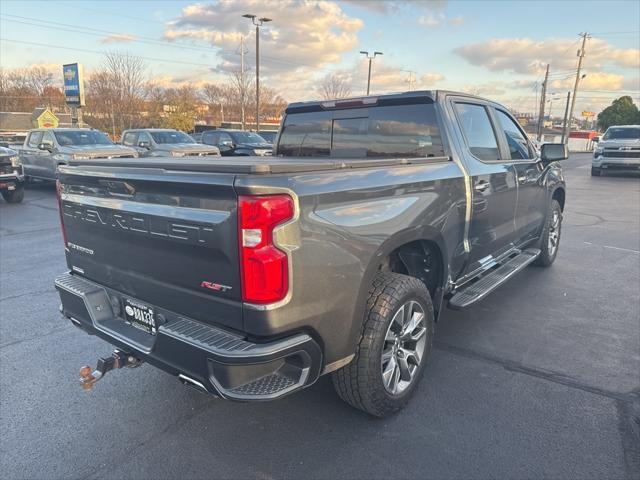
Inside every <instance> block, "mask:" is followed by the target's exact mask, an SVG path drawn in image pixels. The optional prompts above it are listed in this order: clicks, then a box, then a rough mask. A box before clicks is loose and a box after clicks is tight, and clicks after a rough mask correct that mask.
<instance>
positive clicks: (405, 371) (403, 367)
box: [398, 355, 411, 382]
mask: <svg viewBox="0 0 640 480" xmlns="http://www.w3.org/2000/svg"><path fill="white" fill-rule="evenodd" d="M398 367H399V368H398V369H399V370H400V380H403V381H405V382H410V381H411V370H409V363H407V358H406V357H405V356H401V355H398Z"/></svg>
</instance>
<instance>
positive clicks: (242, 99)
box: [240, 35, 247, 130]
mask: <svg viewBox="0 0 640 480" xmlns="http://www.w3.org/2000/svg"><path fill="white" fill-rule="evenodd" d="M245 53H246V52H245V51H244V35H243V36H242V37H240V123H241V124H242V130H245V123H244V104H245V102H246V98H245V97H246V94H247V85H246V84H245V82H244V54H245Z"/></svg>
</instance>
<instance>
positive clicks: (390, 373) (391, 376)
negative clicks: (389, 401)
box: [382, 356, 398, 392]
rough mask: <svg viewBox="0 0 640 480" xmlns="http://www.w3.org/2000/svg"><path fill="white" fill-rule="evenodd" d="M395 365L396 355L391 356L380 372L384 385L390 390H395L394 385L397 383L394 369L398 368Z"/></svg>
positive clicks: (396, 364)
mask: <svg viewBox="0 0 640 480" xmlns="http://www.w3.org/2000/svg"><path fill="white" fill-rule="evenodd" d="M397 367H398V363H397V362H396V357H395V356H391V359H390V360H389V362H388V363H387V366H386V367H385V369H384V371H383V372H382V380H383V382H384V386H385V388H386V389H387V390H389V391H390V392H395V389H396V385H397V383H398V381H397V378H396V370H397V369H398V368H397Z"/></svg>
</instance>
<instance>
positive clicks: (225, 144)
mask: <svg viewBox="0 0 640 480" xmlns="http://www.w3.org/2000/svg"><path fill="white" fill-rule="evenodd" d="M218 148H219V149H220V151H221V152H222V151H224V152H228V151H230V150H233V149H234V148H236V146H235V145H234V144H233V142H223V143H221V144H220V145H218Z"/></svg>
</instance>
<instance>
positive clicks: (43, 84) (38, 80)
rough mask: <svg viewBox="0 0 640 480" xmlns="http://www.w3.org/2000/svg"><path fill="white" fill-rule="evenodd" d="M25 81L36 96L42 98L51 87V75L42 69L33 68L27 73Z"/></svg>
mask: <svg viewBox="0 0 640 480" xmlns="http://www.w3.org/2000/svg"><path fill="white" fill-rule="evenodd" d="M27 81H28V83H29V84H30V86H31V88H32V89H33V90H34V91H35V92H36V95H38V96H42V95H43V94H44V93H45V90H46V89H47V87H51V86H52V85H53V73H51V72H50V71H48V70H47V69H46V68H44V67H39V66H34V67H31V68H30V69H29V70H28V72H27Z"/></svg>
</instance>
